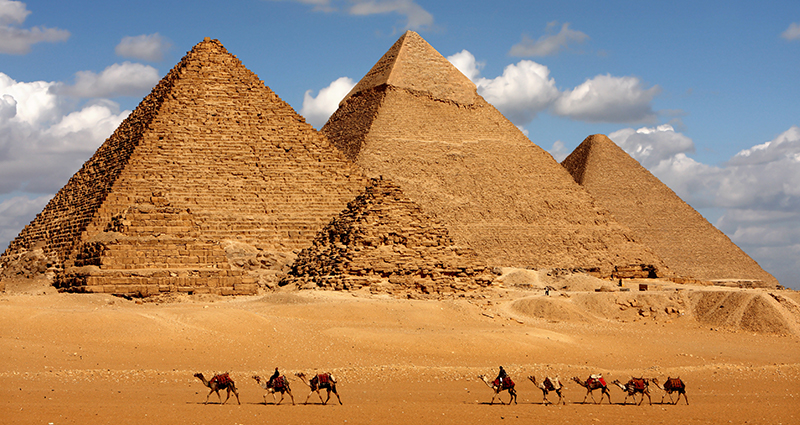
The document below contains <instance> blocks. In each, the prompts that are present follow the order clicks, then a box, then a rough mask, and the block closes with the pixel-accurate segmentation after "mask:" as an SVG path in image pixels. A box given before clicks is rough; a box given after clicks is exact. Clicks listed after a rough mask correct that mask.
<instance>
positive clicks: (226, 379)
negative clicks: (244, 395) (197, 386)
mask: <svg viewBox="0 0 800 425" xmlns="http://www.w3.org/2000/svg"><path fill="white" fill-rule="evenodd" d="M210 382H216V383H217V385H219V386H226V385H229V384H231V383H233V379H231V377H230V375H228V374H227V373H222V374H219V375H214V377H213V378H211V381H210Z"/></svg>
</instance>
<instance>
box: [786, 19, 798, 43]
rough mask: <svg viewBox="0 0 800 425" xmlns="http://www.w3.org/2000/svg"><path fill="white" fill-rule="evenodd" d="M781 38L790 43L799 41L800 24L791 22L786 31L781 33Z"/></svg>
mask: <svg viewBox="0 0 800 425" xmlns="http://www.w3.org/2000/svg"><path fill="white" fill-rule="evenodd" d="M781 37H783V38H785V39H787V40H789V41H791V40H800V23H797V22H792V23H791V24H790V25H789V28H786V31H784V32H782V33H781Z"/></svg>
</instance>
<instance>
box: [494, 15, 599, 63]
mask: <svg viewBox="0 0 800 425" xmlns="http://www.w3.org/2000/svg"><path fill="white" fill-rule="evenodd" d="M556 26H558V22H550V23H549V24H548V25H547V31H548V32H550V33H551V34H550V35H543V36H541V37H539V39H537V40H536V41H534V40H532V39H531V38H530V37H528V36H527V35H523V36H522V41H520V42H519V43H517V44H515V45H514V46H512V47H511V50H510V51H509V52H508V54H509V55H510V56H516V57H532V56H552V55H555V54H557V53H558V52H560V51H561V50H563V49H566V48H567V47H568V46H569V45H570V44H572V43H583V42H584V41H586V40H588V39H589V36H588V35H586V34H584V33H582V32H580V31H576V30H573V29H570V28H569V23H568V22H567V23H564V24H563V25H561V30H560V31H559V32H558V34H552V30H553V28H554V27H556Z"/></svg>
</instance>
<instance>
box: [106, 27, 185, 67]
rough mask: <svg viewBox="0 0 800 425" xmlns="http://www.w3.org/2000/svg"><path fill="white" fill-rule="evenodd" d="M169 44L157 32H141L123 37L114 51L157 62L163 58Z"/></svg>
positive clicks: (130, 56)
mask: <svg viewBox="0 0 800 425" xmlns="http://www.w3.org/2000/svg"><path fill="white" fill-rule="evenodd" d="M171 46H172V43H170V42H169V40H167V39H166V38H165V37H163V36H161V35H160V34H159V33H154V34H142V35H137V36H136V37H123V38H122V41H120V43H119V44H118V45H117V47H115V48H114V52H115V53H116V54H117V55H119V56H122V57H126V58H134V59H140V60H145V61H150V62H159V61H161V60H163V59H164V54H165V53H166V52H167V51H168V50H169V48H170V47H171Z"/></svg>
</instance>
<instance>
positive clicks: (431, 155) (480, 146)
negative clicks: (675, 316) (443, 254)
mask: <svg viewBox="0 0 800 425" xmlns="http://www.w3.org/2000/svg"><path fill="white" fill-rule="evenodd" d="M321 131H322V133H324V134H325V135H326V136H328V138H329V139H330V140H331V142H332V143H334V144H335V145H336V146H337V147H339V148H340V149H341V150H342V151H343V152H345V154H346V155H347V157H348V158H349V159H351V160H353V161H355V162H356V163H358V164H359V165H360V166H361V167H362V168H363V169H364V170H365V172H366V173H367V174H368V176H369V177H378V176H383V177H385V178H387V179H390V180H392V181H393V182H395V183H396V184H398V185H399V186H400V187H401V188H402V190H403V192H404V193H405V195H406V196H408V198H409V199H411V200H412V201H413V202H415V203H416V204H418V205H419V206H420V207H421V208H422V209H423V210H424V211H426V212H428V213H431V214H433V215H434V216H435V217H436V219H437V220H439V221H440V222H441V223H442V224H443V225H445V226H446V227H447V229H448V231H449V234H450V236H451V237H452V238H453V240H454V241H455V243H456V244H457V245H460V246H466V247H469V248H472V249H473V250H474V251H475V252H476V254H477V255H478V257H479V259H480V260H481V261H482V262H484V263H486V264H491V265H498V266H516V267H534V268H586V269H596V270H599V271H600V273H601V274H602V275H606V276H607V275H610V274H611V273H612V272H613V270H614V268H615V267H617V266H629V265H632V264H646V265H652V266H654V267H655V269H657V270H659V273H664V272H665V268H664V267H663V264H662V263H661V261H660V259H659V258H658V257H657V256H656V255H655V254H653V252H652V251H650V250H649V249H647V248H646V247H645V246H644V245H642V244H640V243H638V242H637V241H636V240H635V238H634V237H633V235H632V234H631V233H630V232H629V231H627V229H625V228H623V227H622V226H620V225H619V224H618V223H617V222H616V221H614V219H613V218H612V217H611V216H610V215H609V214H608V212H607V211H605V210H604V209H602V208H599V207H598V206H596V205H595V204H594V201H593V200H592V198H591V196H589V194H588V193H587V192H586V191H585V190H584V189H583V188H582V187H580V186H579V185H578V184H576V183H575V181H574V180H573V179H572V177H571V176H570V175H569V173H567V172H566V170H565V169H564V168H563V167H561V166H560V165H559V164H558V163H557V162H556V161H555V160H554V159H553V157H552V156H551V155H550V154H548V153H547V152H545V151H544V150H542V149H541V148H539V147H538V146H536V145H535V144H533V143H531V141H530V140H528V138H527V137H525V135H524V134H522V132H521V131H520V130H519V129H518V128H517V127H516V126H514V125H513V124H512V123H511V122H510V121H508V120H507V119H506V118H505V117H504V116H503V115H502V114H501V113H500V112H498V111H497V110H496V109H495V108H494V107H492V106H491V105H490V104H488V103H487V102H486V101H485V100H484V99H483V98H482V97H481V96H479V95H478V94H477V90H476V87H475V85H474V84H473V83H472V82H471V81H470V80H469V79H467V78H466V77H465V76H464V75H463V74H461V73H460V72H459V71H458V70H457V69H456V68H455V67H454V66H453V65H451V64H450V63H449V62H448V61H447V59H445V58H444V57H443V56H442V55H441V54H439V52H437V51H436V50H435V49H434V48H433V47H431V46H430V45H429V44H428V43H427V42H426V41H425V40H423V39H422V37H420V36H419V35H418V34H416V33H414V32H411V31H409V32H406V33H405V34H404V35H403V36H401V37H400V39H399V40H398V41H397V42H396V43H395V44H394V45H393V46H392V47H391V48H390V49H389V51H388V52H387V53H386V54H385V55H384V56H383V57H382V58H381V59H380V61H378V63H377V64H376V65H375V66H374V67H373V68H372V69H371V70H370V71H369V72H368V73H367V75H366V76H365V77H364V78H363V79H362V80H361V81H360V82H359V83H358V84H357V85H356V86H355V87H354V88H353V90H352V91H351V92H350V93H349V94H348V95H347V97H346V98H345V99H344V100H343V101H342V102H341V103H340V105H339V109H338V110H337V111H336V112H335V113H334V114H333V115H332V116H331V118H330V119H329V121H328V122H327V124H325V126H324V127H323V128H322V130H321Z"/></svg>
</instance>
